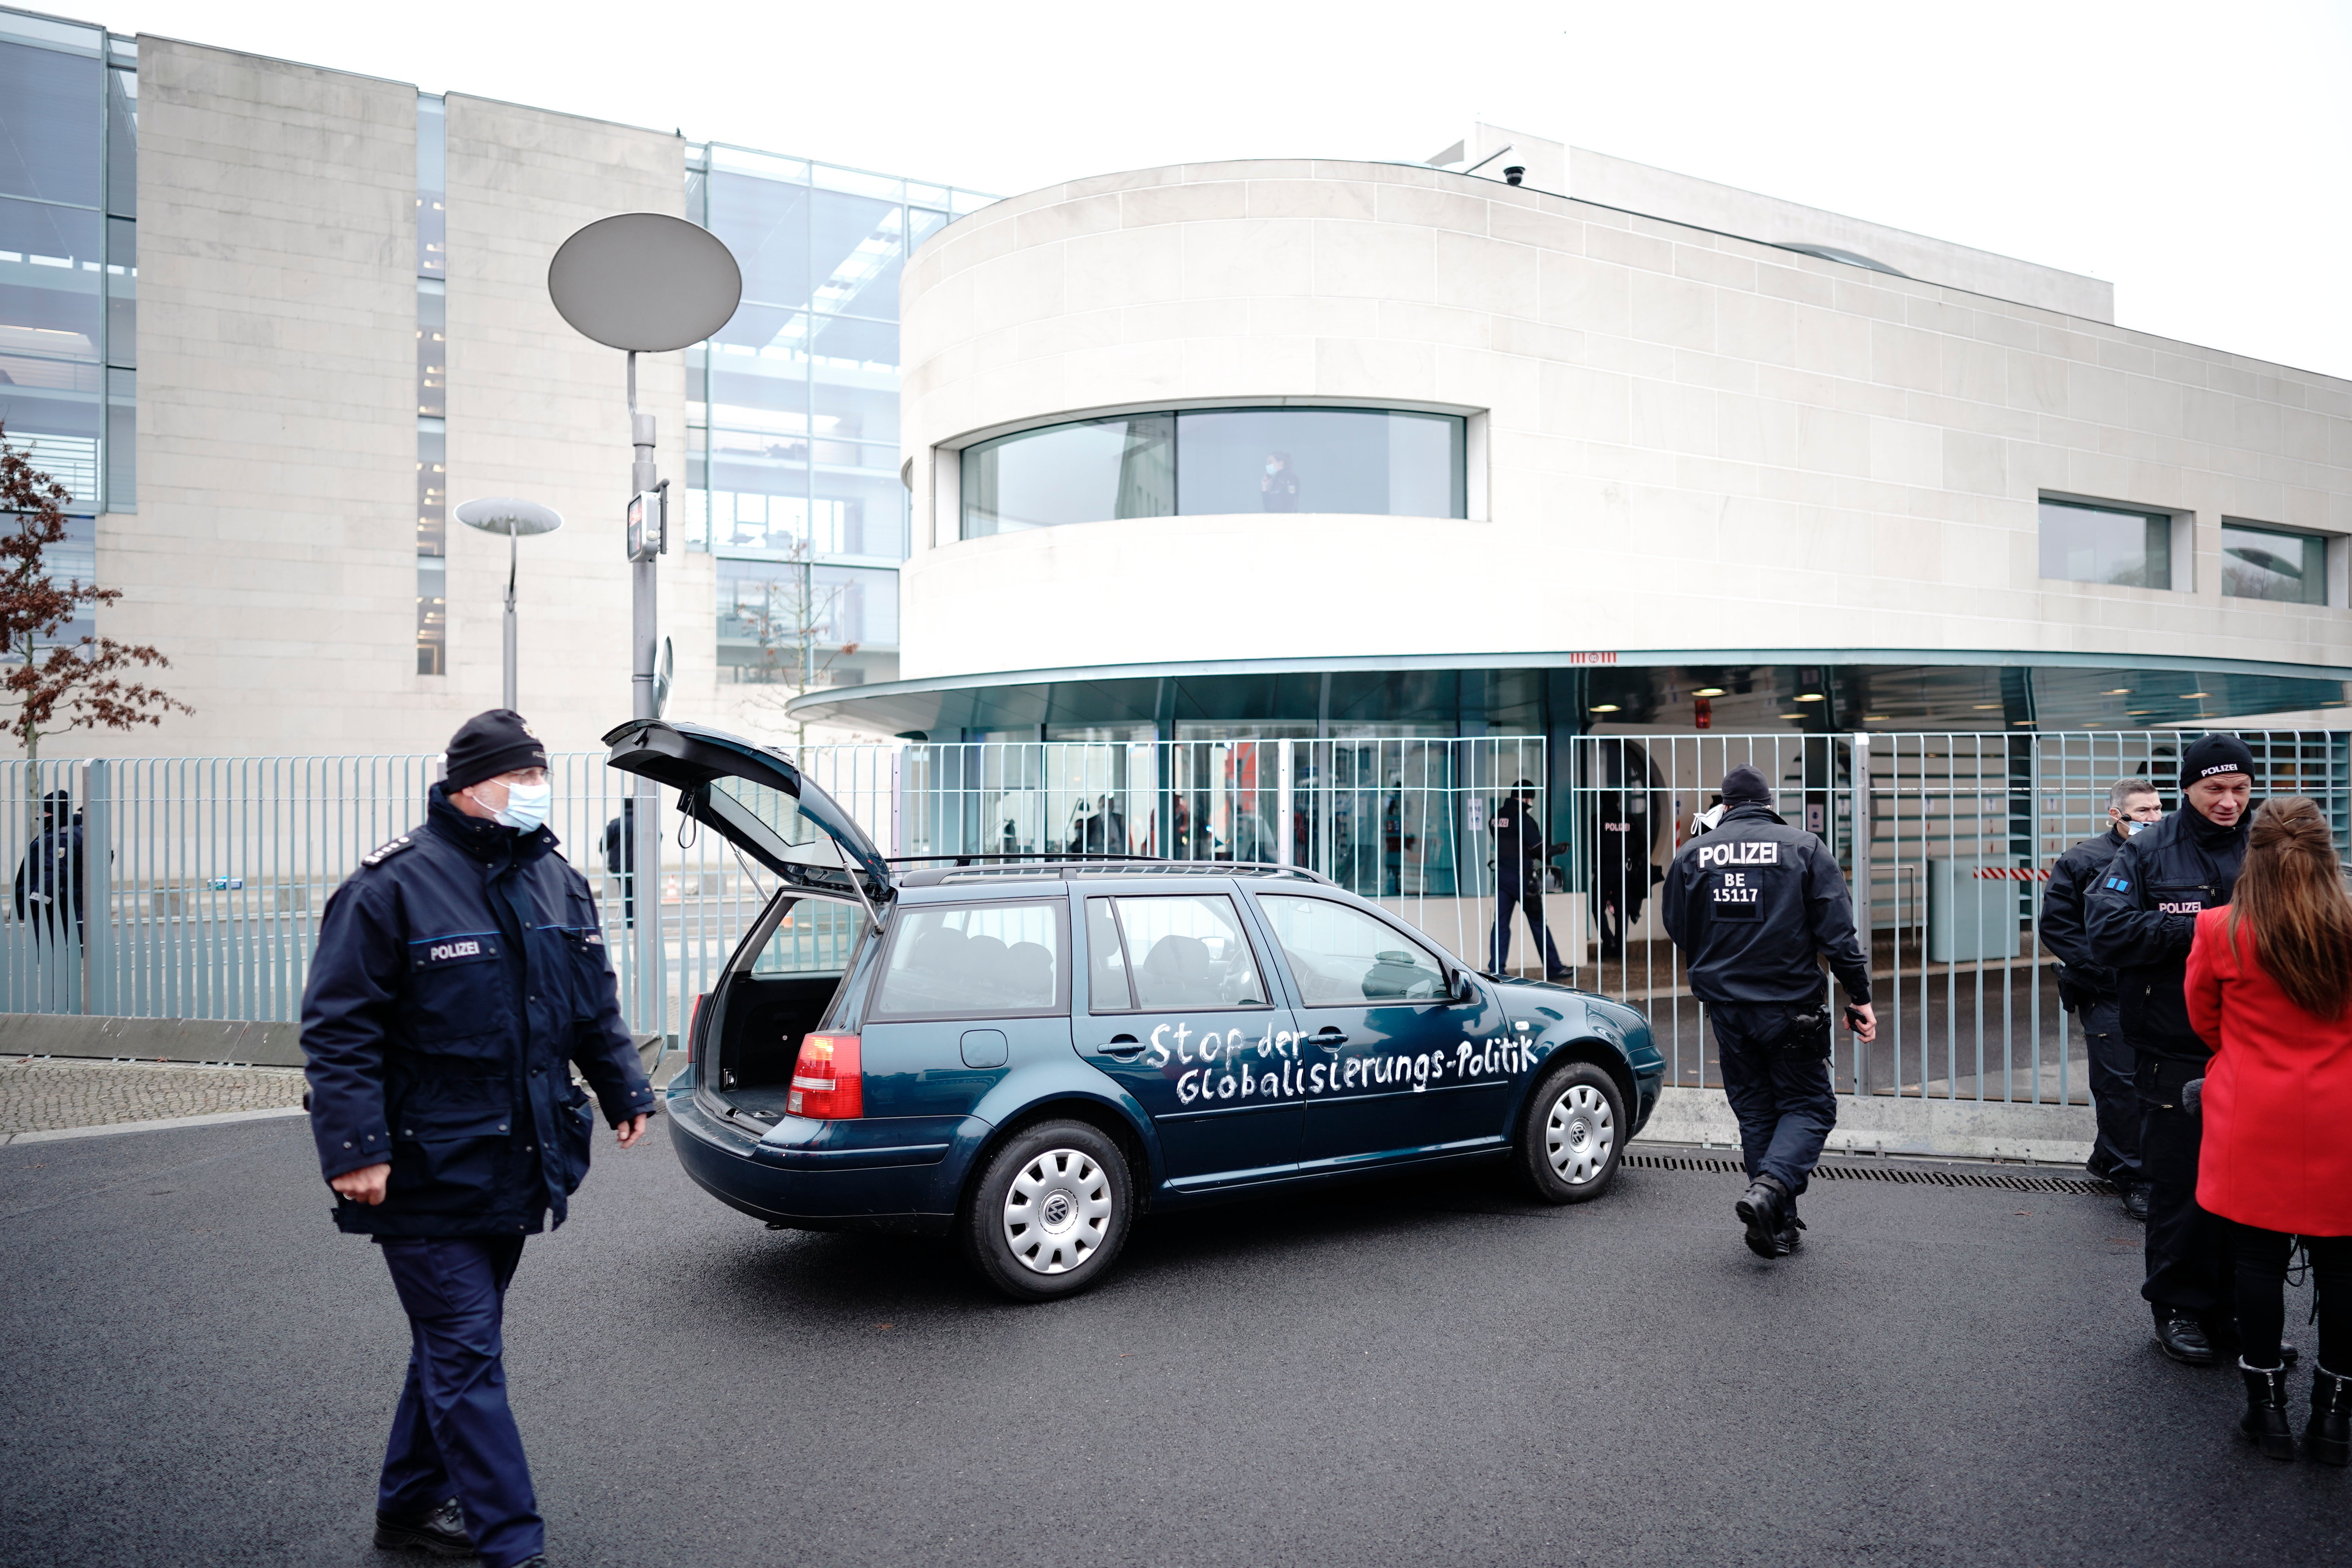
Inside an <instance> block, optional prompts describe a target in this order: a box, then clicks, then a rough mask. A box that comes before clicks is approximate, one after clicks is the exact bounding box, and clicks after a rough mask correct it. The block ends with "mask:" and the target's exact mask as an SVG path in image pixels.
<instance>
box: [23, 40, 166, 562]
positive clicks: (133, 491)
mask: <svg viewBox="0 0 2352 1568" xmlns="http://www.w3.org/2000/svg"><path fill="white" fill-rule="evenodd" d="M138 110H139V78H138V56H137V50H136V47H135V46H134V45H132V44H131V43H130V42H129V41H128V40H125V39H121V38H110V37H108V36H107V34H106V33H105V31H104V30H103V29H101V28H97V27H88V26H77V25H75V24H72V23H68V22H59V21H55V20H51V19H49V18H47V17H40V16H26V15H23V14H21V13H16V12H0V428H5V433H6V437H7V439H8V441H9V444H10V445H11V446H13V447H16V448H17V449H18V450H20V451H24V452H26V453H27V454H28V455H29V457H30V458H31V460H32V461H33V462H34V463H35V464H36V465H37V467H39V468H43V469H45V470H47V472H48V473H49V474H50V475H51V477H53V478H54V479H57V480H58V483H60V484H62V485H64V486H65V487H66V489H68V491H70V492H71V494H72V497H73V500H72V501H71V503H70V510H72V511H74V512H75V513H77V514H79V515H85V516H87V515H92V514H95V513H97V512H99V511H101V510H110V511H130V510H134V509H135V508H136V507H137V504H138V490H137V486H138V453H137V427H138V401H137V399H138V390H137V375H138V369H137V367H138V363H139V360H138V322H139V315H138V311H139V303H138V279H139V249H138V216H139V214H138V191H139V181H138V161H137V160H138ZM84 580H85V581H88V580H89V577H88V575H87V574H85V576H84Z"/></svg>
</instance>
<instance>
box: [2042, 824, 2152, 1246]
mask: <svg viewBox="0 0 2352 1568" xmlns="http://www.w3.org/2000/svg"><path fill="white" fill-rule="evenodd" d="M2163 817H2164V803H2163V802H2162V801H2161V800H2158V798H2157V794H2156V786H2155V785H2154V784H2150V783H2148V782H2147V780H2146V779H2118V780H2116V783H2115V784H2114V785H2113V786H2112V787H2111V788H2109V789H2108V791H2107V830H2106V831H2105V833H2102V834H2100V835H2099V836H2098V837H2095V838H2085V839H2084V840H2083V842H2081V843H2080V844H2077V845H2075V846H2074V847H2073V848H2072V849H2069V850H2067V851H2066V853H2064V854H2063V855H2061V856H2060V857H2058V863H2057V864H2056V865H2054V866H2053V867H2051V868H2050V885H2049V887H2048V888H2047V889H2044V890H2043V892H2042V946H2044V947H2046V948H2048V949H2049V950H2050V951H2051V952H2053V953H2055V954H2057V955H2058V960H2059V962H2060V963H2063V965H2064V966H2065V967H2064V968H2063V969H2062V970H2060V971H2059V973H2058V1000H2059V1003H2060V1005H2063V1007H2064V1008H2065V1009H2066V1010H2067V1011H2068V1012H2070V1013H2072V1014H2074V1016H2075V1018H2076V1019H2077V1020H2078V1021H2079V1022H2080V1023H2081V1024H2082V1026H2083V1044H2084V1054H2085V1055H2086V1056H2087V1057H2088V1058H2090V1066H2091V1073H2090V1077H2091V1105H2092V1107H2093V1110H2094V1114H2095V1115H2096V1116H2097V1118H2098V1128H2099V1133H2098V1137H2097V1138H2096V1139H2095V1141H2094V1142H2093V1143H2092V1145H2091V1158H2090V1159H2089V1161H2087V1162H2086V1163H2085V1168H2086V1169H2088V1170H2089V1171H2090V1173H2091V1174H2093V1175H2095V1176H2097V1177H2099V1178H2100V1179H2102V1180H2103V1181H2108V1182H2112V1183H2114V1184H2115V1187H2116V1192H2117V1193H2118V1194H2120V1195H2121V1196H2122V1198H2123V1203H2124V1212H2125V1213H2126V1214H2128V1215H2131V1216H2132V1218H2134V1219H2137V1220H2146V1219H2147V1177H2145V1176H2144V1175H2142V1174H2141V1173H2140V1168H2139V1091H2138V1090H2137V1089H2135V1088H2133V1087H2132V1073H2133V1070H2134V1063H2133V1060H2132V1048H2131V1047H2130V1046H2128V1045H2126V1043H2125V1042H2124V1036H2123V1024H2122V1022H2121V1020H2120V1019H2119V1018H2118V1016H2117V1015H2116V973H2115V971H2114V970H2112V969H2107V968H2104V967H2102V966H2101V965H2099V964H2097V963H2094V962H2092V959H2091V937H2090V930H2089V927H2088V926H2087V925H2086V924H2085V922H2084V907H2083V905H2084V899H2085V898H2087V897H2088V896H2089V894H2090V891H2091V889H2094V888H2095V887H2097V886H2098V885H2099V881H2100V879H2101V878H2103V877H2104V876H2105V874H2106V869H2107V863H2108V862H2109V861H2111V860H2113V859H2114V858H2116V850H2118V849H2120V848H2122V847H2124V840H2125V839H2126V838H2129V837H2133V836H2134V835H2136V834H2138V833H2142V832H2145V831H2146V830H2147V828H2149V827H2151V826H2154V825H2155V824H2156V823H2158V822H2159V821H2161V820H2162V819H2163Z"/></svg>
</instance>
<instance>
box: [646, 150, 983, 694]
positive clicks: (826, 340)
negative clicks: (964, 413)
mask: <svg viewBox="0 0 2352 1568" xmlns="http://www.w3.org/2000/svg"><path fill="white" fill-rule="evenodd" d="M687 163H688V175H687V216H689V217H691V218H694V219H696V220H697V221H698V222H699V223H701V224H702V225H703V226H706V227H708V228H709V230H710V231H711V232H712V233H713V234H716V235H717V236H718V237H719V238H721V239H723V240H725V241H726V242H727V247H728V248H729V249H730V250H731V251H733V252H734V254H735V259H736V261H737V262H738V263H739V264H740V266H741V268H742V269H743V300H742V303H741V305H740V306H739V307H738V308H737V310H736V311H735V315H734V318H733V319H732V320H731V321H729V322H728V323H727V325H726V326H725V327H723V328H721V329H720V330H719V332H718V333H717V334H716V335H715V336H713V337H712V338H711V340H710V341H709V342H707V343H700V344H698V345H696V346H695V347H694V348H692V349H689V350H688V351H687V399H688V403H687V424H688V430H687V454H688V455H687V484H688V491H687V495H686V498H685V503H686V504H685V507H684V522H685V526H684V529H683V532H684V534H685V537H686V542H687V545H688V548H690V549H698V550H708V551H710V552H713V553H715V554H718V555H721V556H734V557H738V558H739V559H741V560H743V561H745V562H746V563H750V562H752V561H757V562H758V563H759V564H758V567H757V569H756V570H754V571H751V572H750V573H749V574H738V582H739V584H740V583H749V582H751V581H753V580H754V579H757V578H760V576H761V574H763V573H764V574H765V579H764V580H765V581H770V582H782V581H784V580H786V579H793V580H795V581H800V582H802V583H803V587H804V588H806V589H807V593H808V594H813V595H814V599H813V600H812V601H811V602H812V603H813V604H814V605H817V606H819V608H820V609H821V608H822V606H823V605H824V604H826V603H831V604H832V605H834V606H835V609H836V610H837V611H839V612H841V614H843V615H846V616H848V617H849V619H850V620H851V621H853V622H855V623H856V624H855V626H853V627H852V628H851V629H847V630H844V629H842V628H841V627H840V626H833V625H831V623H828V629H827V631H826V632H825V634H824V637H829V638H830V642H829V644H828V645H827V646H826V647H823V648H821V649H820V651H818V652H817V653H816V654H815V656H814V658H808V659H803V658H802V657H801V655H800V652H799V644H800V642H801V640H802V637H801V633H800V631H799V630H798V629H796V628H797V627H798V626H799V624H800V622H801V621H803V620H806V619H807V618H808V617H807V616H798V615H797V611H796V610H794V611H787V612H785V615H784V618H785V619H787V620H791V621H793V626H794V628H795V629H793V630H792V632H791V635H790V636H789V637H786V639H785V640H786V641H788V642H790V643H792V644H793V649H792V651H791V652H790V654H789V656H778V655H776V654H775V653H774V643H775V638H774V637H773V635H772V631H773V626H774V625H775V623H776V621H777V614H778V613H777V612H776V611H774V610H773V609H772V607H771V606H772V605H774V604H775V603H776V595H775V593H774V592H773V591H772V589H769V588H764V587H763V588H760V589H758V590H757V591H756V593H755V594H754V595H753V597H754V599H755V600H756V605H755V606H754V607H753V608H752V609H751V613H750V616H749V617H748V618H747V617H746V616H745V615H744V614H742V613H739V612H740V609H741V606H742V605H746V604H751V603H752V601H751V600H745V599H743V598H742V597H741V596H740V595H737V597H736V598H735V599H734V600H733V601H730V597H729V593H730V590H729V586H728V583H729V579H728V576H727V574H726V571H725V568H724V566H723V565H722V570H721V575H720V584H721V587H720V595H721V597H720V605H719V617H720V619H719V663H720V666H721V668H728V669H731V670H733V671H734V672H735V677H734V678H735V679H745V680H761V681H768V680H774V681H781V682H782V683H783V684H786V685H792V686H799V685H803V684H806V682H804V681H803V680H802V679H801V678H800V677H801V675H802V674H807V675H813V676H814V677H816V679H817V683H819V684H824V683H828V682H830V683H845V682H848V681H855V680H887V679H892V678H894V677H895V676H896V675H897V673H898V630H897V624H896V623H897V574H896V573H895V572H892V571H880V572H877V571H875V570H874V569H875V568H877V566H883V565H887V564H888V563H896V562H898V561H899V560H902V559H903V558H904V557H905V554H906V546H905V541H906V525H907V491H906V487H905V486H904V485H903V484H902V483H901V482H900V481H899V479H898V465H899V461H900V458H899V454H898V276H899V273H900V271H901V270H902V269H903V268H904V267H905V264H906V258H907V256H908V253H909V252H910V251H912V250H913V249H914V248H915V247H917V246H919V245H920V244H921V243H922V242H923V241H924V240H925V239H927V238H929V237H930V236H932V235H934V234H936V233H938V232H939V231H940V229H942V228H944V227H946V226H947V225H948V223H949V222H950V219H951V218H954V217H959V216H962V215H963V214H965V213H968V212H971V211H974V210H976V209H977V208H979V207H980V206H982V205H985V203H986V202H987V201H988V199H989V198H987V197H985V196H981V195H974V194H973V193H971V192H969V191H957V190H950V189H948V188H947V187H945V186H940V185H926V184H918V183H916V182H914V181H910V180H901V179H898V178H897V177H895V176H889V175H879V174H865V173H862V172H860V171H857V170H854V169H840V168H833V167H830V166H828V165H826V164H823V163H808V162H805V161H803V160H801V159H797V158H778V157H772V156H770V155H769V154H767V153H754V152H751V151H748V150H746V149H743V148H737V147H725V146H711V147H708V148H702V147H695V148H689V149H688V159H687ZM812 567H813V568H814V572H815V574H816V581H815V583H814V586H813V587H809V586H808V583H807V578H808V572H809V569H810V568H812ZM828 574H831V575H830V576H828ZM805 596H807V595H804V594H803V591H802V590H800V589H795V590H793V593H792V594H790V595H787V598H789V599H790V600H791V601H792V602H793V605H798V604H799V601H800V600H801V598H803V597H805ZM819 618H821V619H822V618H824V617H823V616H820V617H819ZM833 618H834V620H839V619H840V618H841V617H840V615H835V616H834V617H833ZM760 626H768V627H769V628H770V630H769V632H767V633H762V632H761V631H760V629H759V627H760ZM763 637H764V639H765V640H764V642H763ZM818 640H820V641H824V638H823V637H821V638H819V639H818ZM851 643H855V644H856V645H857V646H856V648H855V649H854V650H853V649H850V648H849V647H847V645H848V644H851ZM796 672H797V673H796Z"/></svg>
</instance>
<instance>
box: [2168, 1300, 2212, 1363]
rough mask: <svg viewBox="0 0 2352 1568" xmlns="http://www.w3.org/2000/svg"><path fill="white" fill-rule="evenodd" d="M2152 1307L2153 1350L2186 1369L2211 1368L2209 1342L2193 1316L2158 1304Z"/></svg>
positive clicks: (2210, 1345)
mask: <svg viewBox="0 0 2352 1568" xmlns="http://www.w3.org/2000/svg"><path fill="white" fill-rule="evenodd" d="M2154 1306H2155V1310H2156V1345H2157V1348H2158V1350H2160V1351H2162V1352H2164V1353H2165V1354H2167V1355H2168V1356H2170V1357H2171V1358H2172V1359H2173V1360H2175V1361H2177V1362H2181V1363H2186V1364H2187V1365H2189V1366H2211V1365H2212V1364H2213V1361H2214V1356H2213V1342H2212V1341H2211V1340H2209V1339H2207V1338H2206V1337H2205V1325H2204V1324H2202V1323H2200V1322H2199V1321H2197V1314H2196V1313H2194V1312H2190V1311H2186V1310H2182V1309H2181V1308H2179V1307H2168V1306H2166V1305H2165V1304H2164V1303H2163V1302H2161V1301H2158V1302H2156V1303H2154Z"/></svg>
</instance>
